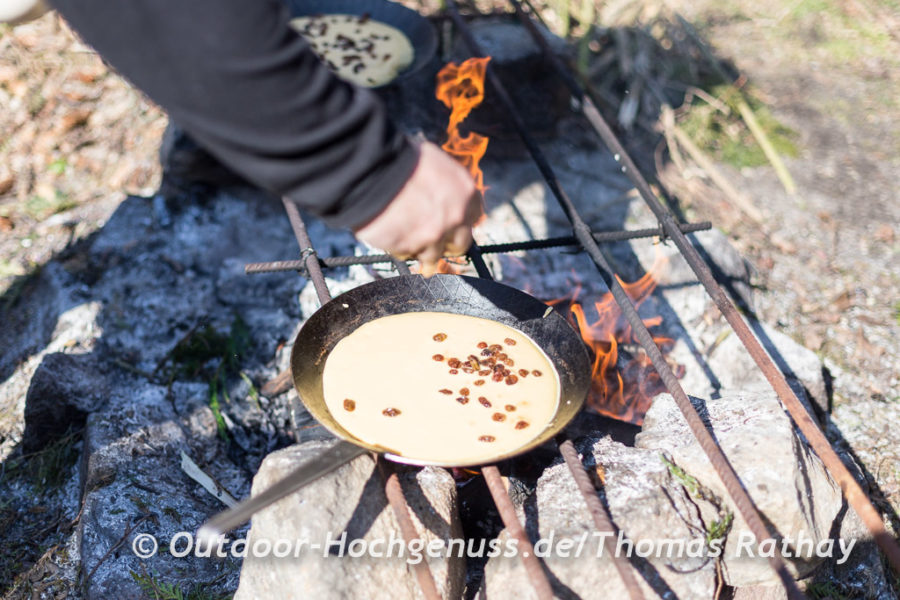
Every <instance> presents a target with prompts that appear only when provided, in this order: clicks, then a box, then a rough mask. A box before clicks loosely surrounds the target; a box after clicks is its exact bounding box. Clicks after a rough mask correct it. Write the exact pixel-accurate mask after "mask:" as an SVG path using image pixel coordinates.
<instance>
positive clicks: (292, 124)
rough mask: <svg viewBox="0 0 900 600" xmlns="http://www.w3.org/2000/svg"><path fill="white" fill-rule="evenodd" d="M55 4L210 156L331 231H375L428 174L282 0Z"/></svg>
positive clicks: (381, 110) (375, 103)
mask: <svg viewBox="0 0 900 600" xmlns="http://www.w3.org/2000/svg"><path fill="white" fill-rule="evenodd" d="M53 4H54V6H55V7H56V8H57V9H58V10H59V12H60V13H61V14H62V15H63V16H64V17H65V18H66V20H67V21H68V22H69V23H70V24H71V25H72V26H73V28H75V29H76V30H77V31H78V32H79V34H80V35H81V36H82V37H83V38H84V39H85V41H86V42H87V43H89V44H91V45H92V46H93V47H94V48H96V49H97V51H98V52H100V54H101V55H102V56H103V57H104V59H106V60H107V61H108V62H109V63H110V64H112V65H113V66H114V67H115V68H116V69H118V70H119V71H120V72H121V73H122V74H123V75H124V76H125V77H127V78H128V79H130V80H131V81H132V82H133V83H134V84H135V85H137V86H138V87H139V88H141V89H142V90H143V91H144V92H145V93H146V94H147V95H148V96H150V98H151V99H153V100H154V101H155V102H157V103H158V104H159V105H160V106H162V107H163V108H164V109H165V110H166V111H167V112H168V114H169V116H170V118H171V119H172V120H173V121H174V122H176V123H178V125H180V126H181V127H183V128H184V129H185V130H186V131H187V132H188V133H189V134H190V135H191V136H192V137H193V138H194V139H196V140H197V142H198V143H200V144H201V145H202V146H204V147H205V148H206V149H207V150H208V151H209V152H210V153H211V154H213V155H214V156H216V157H217V158H218V159H219V160H221V161H222V162H223V163H224V164H226V165H227V166H229V167H230V168H232V169H233V170H234V171H235V172H237V173H239V174H241V175H242V176H244V177H245V178H247V179H248V180H249V181H252V182H253V183H255V184H257V185H259V186H260V187H263V188H264V189H267V190H270V191H272V192H274V193H277V194H279V195H282V196H285V197H287V198H289V199H291V200H293V201H295V202H296V203H297V204H299V205H300V206H301V207H303V208H306V209H307V210H309V211H310V212H312V213H314V214H316V215H318V216H321V217H322V218H324V219H325V220H326V221H327V222H328V223H329V224H330V225H333V226H338V227H349V228H351V229H360V228H362V227H363V226H366V225H367V224H369V225H371V224H372V223H373V221H375V220H376V217H377V216H378V215H379V214H380V213H382V212H383V211H384V209H385V207H386V206H387V204H388V203H389V202H390V201H391V200H392V199H393V198H394V197H395V196H397V195H398V193H400V192H401V190H402V189H404V187H408V186H407V182H408V180H410V177H411V175H412V174H413V172H414V170H416V169H417V161H418V153H417V151H416V150H415V149H414V148H413V147H412V146H411V145H410V144H409V143H408V142H407V140H406V139H405V138H404V137H403V136H402V135H401V134H400V133H399V132H397V131H396V129H395V128H394V127H393V126H392V124H391V122H390V120H389V119H388V118H387V115H386V114H385V111H386V109H385V107H384V105H383V104H382V103H381V102H380V101H379V100H378V98H377V97H376V96H375V95H374V94H373V93H372V92H370V91H368V90H365V89H362V88H357V87H355V86H352V85H350V84H348V83H345V82H343V81H342V80H340V79H338V78H337V77H336V76H334V75H333V74H332V73H331V72H330V71H328V70H327V69H326V68H325V67H324V66H323V65H322V64H321V63H320V62H319V60H318V59H317V58H316V56H315V55H314V54H313V53H312V51H311V50H310V49H309V47H308V45H307V44H306V42H305V41H304V40H303V39H302V38H301V37H300V36H299V35H298V34H296V33H295V32H294V31H293V30H292V29H291V28H290V27H289V26H288V24H287V22H288V13H287V10H286V8H285V6H284V4H283V3H282V2H280V0H189V1H185V0H127V1H124V2H117V1H110V0H53ZM418 170H421V169H418ZM393 221H396V219H394V220H393ZM370 237H371V236H370ZM375 237H376V239H374V240H372V241H373V243H379V242H381V243H382V244H384V245H383V246H382V247H384V248H385V249H388V250H391V248H390V247H389V245H388V244H386V243H384V240H382V239H379V238H378V236H375ZM381 237H382V238H383V237H384V236H383V235H382V236H381Z"/></svg>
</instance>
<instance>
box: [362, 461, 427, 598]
mask: <svg viewBox="0 0 900 600" xmlns="http://www.w3.org/2000/svg"><path fill="white" fill-rule="evenodd" d="M378 470H379V471H380V472H381V477H382V478H383V479H384V494H385V496H387V499H388V502H389V503H390V505H391V508H392V509H393V510H394V515H396V516H397V524H398V525H399V526H400V533H401V534H402V535H403V539H405V540H406V543H407V544H409V543H410V542H411V541H412V540H414V539H416V538H417V537H419V534H418V533H417V532H416V527H415V525H413V522H412V517H411V516H410V514H409V504H407V503H406V497H405V496H404V495H403V488H402V487H401V486H400V478H399V477H397V471H396V469H395V468H394V465H393V464H391V462H390V461H387V460H385V459H384V458H382V457H380V456H379V457H378ZM401 515H403V518H401ZM413 572H414V573H415V575H416V581H418V582H419V587H420V588H422V594H424V596H425V598H426V600H441V595H440V593H439V592H438V589H437V585H436V584H435V583H434V577H433V576H432V574H431V569H429V567H428V563H426V562H425V561H424V560H422V561H419V562H417V563H415V564H413Z"/></svg>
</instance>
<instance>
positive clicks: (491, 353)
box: [481, 349, 494, 356]
mask: <svg viewBox="0 0 900 600" xmlns="http://www.w3.org/2000/svg"><path fill="white" fill-rule="evenodd" d="M493 354H494V353H493V352H491V351H490V350H487V349H485V350H482V351H481V355H482V356H491V355H493Z"/></svg>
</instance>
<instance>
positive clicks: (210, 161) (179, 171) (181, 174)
mask: <svg viewBox="0 0 900 600" xmlns="http://www.w3.org/2000/svg"><path fill="white" fill-rule="evenodd" d="M159 163H160V165H161V166H162V169H163V178H164V184H163V188H165V187H166V186H167V185H171V186H176V187H187V186H189V185H191V184H193V183H202V184H209V185H218V186H223V187H228V186H237V185H241V186H250V185H252V184H250V183H248V182H247V181H246V180H245V179H244V178H242V177H241V176H240V175H238V174H236V173H235V172H234V171H232V170H231V169H229V168H228V167H226V166H225V165H223V164H222V163H221V162H219V161H218V159H216V158H215V157H214V156H213V155H211V154H210V153H209V152H207V151H206V150H205V149H203V148H201V147H200V146H199V145H198V144H197V142H195V141H194V139H193V138H192V137H191V136H189V135H188V134H187V132H186V131H184V130H183V129H182V128H181V127H179V126H178V125H176V124H175V123H172V122H170V123H169V124H168V125H167V126H166V130H165V131H164V132H163V137H162V141H161V143H160V146H159Z"/></svg>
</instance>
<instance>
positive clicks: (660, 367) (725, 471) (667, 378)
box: [447, 0, 804, 600]
mask: <svg viewBox="0 0 900 600" xmlns="http://www.w3.org/2000/svg"><path fill="white" fill-rule="evenodd" d="M447 10H448V12H449V14H450V16H451V18H452V19H453V21H454V23H455V24H456V26H457V29H458V30H459V32H460V34H461V36H462V38H463V40H464V42H465V43H466V45H467V46H468V48H469V51H470V52H471V53H472V55H474V56H478V57H483V56H484V53H483V52H482V51H481V48H480V47H479V46H478V42H477V41H476V40H475V38H474V36H473V35H472V33H471V31H470V30H469V28H468V26H467V25H466V23H465V21H464V20H463V19H462V17H461V15H460V14H459V11H458V10H457V8H456V3H455V2H454V0H449V1H448V3H447ZM487 78H488V80H489V82H490V84H491V87H492V89H493V91H494V93H495V94H496V96H497V99H498V100H499V101H500V102H501V103H502V104H503V106H504V108H505V109H506V113H507V115H508V116H509V118H510V121H511V122H512V124H513V126H514V127H515V128H516V130H517V132H518V134H519V137H520V138H521V139H522V141H523V143H524V144H525V146H526V147H527V149H528V151H529V153H530V154H531V156H532V158H533V159H534V161H535V164H536V165H537V167H538V169H539V170H540V172H541V174H542V175H543V176H544V179H545V180H546V182H547V185H548V187H549V188H550V190H551V192H553V195H554V196H555V197H556V199H557V201H558V202H559V205H560V207H561V208H562V210H563V212H564V213H565V214H566V216H567V217H568V219H569V221H570V222H571V223H572V229H573V231H574V233H575V237H576V238H577V239H578V241H579V242H580V243H581V245H582V247H583V248H584V249H585V251H586V252H587V254H588V256H590V258H591V260H592V261H593V262H594V264H595V265H596V267H597V270H598V271H599V273H600V276H601V277H602V278H603V280H604V282H605V283H606V286H607V287H608V288H609V291H610V293H611V294H612V296H613V298H614V299H615V301H616V303H617V304H618V305H619V308H620V309H621V311H622V315H623V316H624V317H625V319H626V321H628V324H629V325H631V327H632V331H633V334H634V336H635V338H637V340H638V342H639V343H640V345H641V346H642V347H643V348H644V350H645V351H646V352H647V356H648V358H650V361H651V363H652V364H653V367H654V369H656V372H657V373H658V374H659V377H660V379H661V380H662V382H663V383H664V384H665V386H666V389H667V390H668V391H669V393H670V394H671V395H672V397H673V398H674V400H675V403H676V404H677V405H678V408H679V409H680V410H681V413H682V415H684V418H685V420H686V421H687V424H688V427H689V428H690V430H691V432H692V433H693V434H694V437H695V438H696V439H697V442H698V443H699V445H700V448H701V449H702V450H703V452H704V453H705V454H706V456H707V457H708V458H709V460H710V463H712V465H713V468H714V469H715V471H716V473H717V474H718V476H719V478H720V480H721V481H722V483H723V485H724V486H725V489H726V491H727V492H728V495H729V496H730V497H731V499H732V501H733V502H734V505H735V507H736V508H737V511H738V512H739V513H740V515H741V516H742V517H743V518H744V521H745V522H746V523H747V525H748V527H749V528H750V531H751V532H752V533H753V535H754V537H756V539H757V541H758V542H763V541H764V540H768V539H770V538H771V534H770V533H769V531H768V529H767V528H766V526H765V524H764V523H763V521H762V518H761V517H760V515H759V511H758V510H757V509H756V506H755V505H754V504H753V500H752V499H751V498H750V496H749V494H747V492H746V490H745V489H744V487H743V486H742V485H741V481H740V479H739V478H738V475H737V473H736V472H735V470H734V467H732V466H731V463H730V462H728V459H727V458H726V457H725V455H724V453H723V452H722V449H721V448H720V447H719V445H718V444H717V443H716V441H715V440H714V439H713V437H712V435H711V434H710V432H709V431H708V430H707V429H706V426H705V425H704V423H703V420H702V419H701V418H700V415H699V414H698V413H697V410H696V409H695V408H694V406H693V404H691V401H690V399H689V398H688V396H687V394H686V393H685V392H684V389H682V387H681V384H680V383H679V382H678V378H677V377H675V374H674V373H673V372H672V369H671V368H670V367H669V365H668V364H667V363H666V361H665V359H664V358H663V355H662V352H660V350H659V348H658V347H657V346H656V344H655V343H654V342H653V336H652V335H651V334H650V332H649V331H648V329H647V327H646V326H645V325H644V323H643V320H642V319H641V317H640V316H639V315H638V313H637V310H636V309H635V307H634V304H632V302H631V299H630V298H629V297H628V294H627V293H626V292H625V289H624V288H623V287H622V284H621V283H619V280H618V278H617V277H616V276H615V274H614V271H613V269H612V267H611V266H610V264H609V262H608V261H607V259H606V257H605V256H604V254H603V252H602V251H601V250H600V246H599V245H598V244H597V242H596V241H595V240H594V238H593V235H592V232H591V230H590V227H588V225H587V224H586V223H585V222H584V220H583V219H582V218H581V216H580V215H579V214H578V211H577V210H576V209H575V205H574V204H573V203H572V200H571V199H570V198H569V197H568V195H567V194H566V193H565V191H564V190H563V189H562V186H561V185H560V182H559V180H558V178H557V177H556V175H555V173H554V172H553V169H552V167H551V166H550V163H549V162H548V161H547V158H546V157H545V155H544V153H543V151H542V150H541V149H540V147H538V145H537V144H536V143H535V142H534V140H533V138H532V137H531V135H530V134H529V133H528V130H527V127H526V126H525V123H524V122H523V121H522V117H521V116H520V115H519V113H518V110H517V109H516V107H515V104H514V103H513V102H512V99H511V98H510V96H509V93H508V92H507V91H506V88H505V87H504V86H503V83H502V82H500V80H499V79H498V78H497V76H496V75H495V74H494V72H493V71H492V70H491V68H490V66H488V70H487ZM675 230H676V231H678V233H681V232H680V230H678V228H677V227H675ZM768 561H769V564H770V565H771V567H772V569H773V570H774V571H775V572H776V573H777V575H778V577H779V579H780V580H781V582H782V584H783V585H784V588H785V590H786V591H787V592H788V596H789V597H791V598H793V599H796V600H802V598H803V597H804V596H803V594H802V593H801V592H800V590H799V588H798V587H797V583H796V582H795V581H794V579H793V577H792V576H791V574H790V572H788V570H787V567H786V565H785V564H784V561H783V560H781V558H780V557H779V556H777V555H773V556H772V557H770V558H768Z"/></svg>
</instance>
